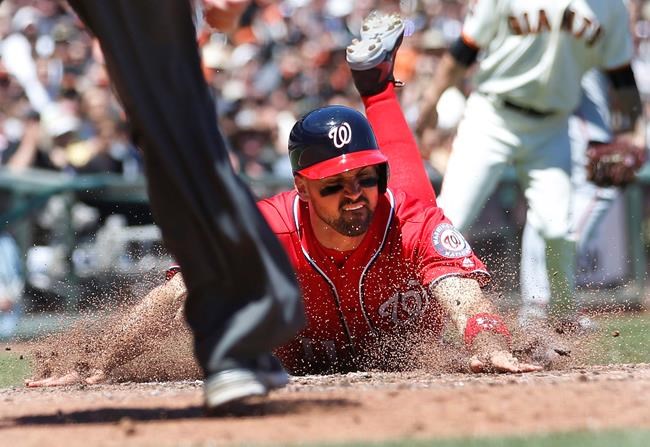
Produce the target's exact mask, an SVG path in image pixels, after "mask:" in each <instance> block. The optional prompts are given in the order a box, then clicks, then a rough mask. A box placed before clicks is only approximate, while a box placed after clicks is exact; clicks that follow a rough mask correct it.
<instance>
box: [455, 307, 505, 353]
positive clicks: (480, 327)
mask: <svg viewBox="0 0 650 447" xmlns="http://www.w3.org/2000/svg"><path fill="white" fill-rule="evenodd" d="M485 331H488V332H494V333H495V334H501V335H503V336H505V337H506V338H507V339H508V343H510V331H509V330H508V327H507V326H506V325H505V323H504V322H503V320H502V319H501V317H499V316H498V315H494V314H476V315H474V316H473V317H471V318H470V319H469V320H467V325H465V344H466V345H467V346H471V345H472V343H473V342H474V338H476V336H477V335H478V334H479V333H481V332H485Z"/></svg>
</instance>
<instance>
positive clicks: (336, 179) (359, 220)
mask: <svg viewBox="0 0 650 447" xmlns="http://www.w3.org/2000/svg"><path fill="white" fill-rule="evenodd" d="M378 182H379V175H378V174H377V168H376V167H374V166H367V167H364V168H359V169H355V170H352V171H348V172H344V173H342V174H338V175H335V176H332V177H327V178H324V179H321V180H309V179H306V178H304V177H300V178H299V179H297V180H296V186H297V188H298V191H299V192H300V193H301V197H302V198H303V200H307V201H308V202H309V204H310V206H311V207H312V209H313V210H314V212H315V214H316V215H317V216H318V217H319V218H320V219H321V220H322V221H323V222H324V223H325V224H327V225H329V226H330V227H332V228H333V229H334V230H335V231H337V232H338V233H340V234H342V235H344V236H360V235H362V234H364V233H365V232H366V231H368V227H369V226H370V222H371V221H372V216H373V213H374V211H375V207H376V206H377V200H378V197H379V189H378V187H377V184H378Z"/></svg>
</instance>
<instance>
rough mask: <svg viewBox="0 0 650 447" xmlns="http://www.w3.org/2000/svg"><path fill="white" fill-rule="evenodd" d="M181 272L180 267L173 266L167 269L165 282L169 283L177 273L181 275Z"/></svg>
mask: <svg viewBox="0 0 650 447" xmlns="http://www.w3.org/2000/svg"><path fill="white" fill-rule="evenodd" d="M180 271H181V268H180V266H178V265H172V266H171V267H169V268H168V269H167V271H166V272H165V281H169V280H170V279H172V278H173V277H174V276H176V273H179V272H180Z"/></svg>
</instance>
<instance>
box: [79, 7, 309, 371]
mask: <svg viewBox="0 0 650 447" xmlns="http://www.w3.org/2000/svg"><path fill="white" fill-rule="evenodd" d="M70 3H71V5H72V6H73V7H74V8H75V9H76V11H77V12H78V13H79V15H80V17H81V18H82V20H83V21H84V22H85V23H86V25H87V26H88V27H89V28H90V29H91V30H92V32H93V33H94V34H95V36H96V37H97V38H98V39H99V41H100V44H101V47H102V50H103V51H104V55H105V58H106V63H107V68H108V71H109V74H110V76H111V79H112V81H113V83H114V85H115V87H116V89H117V92H118V95H119V96H120V98H121V100H122V102H123V104H124V106H125V109H126V112H127V114H128V116H129V118H130V122H131V125H132V126H133V129H134V131H135V135H136V137H137V142H138V143H139V144H140V145H141V146H142V147H143V149H144V152H145V164H146V170H147V176H148V185H149V196H150V200H151V208H152V212H153V215H154V218H155V219H156V222H157V223H158V225H159V226H160V228H161V230H162V233H163V238H164V241H165V244H166V246H167V247H168V248H169V250H170V251H171V252H172V254H173V255H174V256H175V258H176V259H177V261H178V262H179V264H180V265H181V267H182V269H183V274H184V277H185V280H186V283H187V286H188V290H189V296H188V299H187V306H186V314H187V319H188V322H189V324H190V326H191V328H192V330H193V333H194V337H195V347H196V353H197V356H198V360H199V363H200V365H201V366H202V367H203V369H204V371H205V372H206V373H208V374H209V373H210V372H214V371H217V370H220V369H223V368H228V367H229V365H230V364H232V363H233V362H237V361H243V360H249V359H255V358H257V357H258V356H260V354H262V353H265V352H269V351H270V350H271V349H273V348H274V347H276V346H277V345H278V344H280V343H282V342H285V341H287V340H288V339H290V338H291V336H292V335H293V334H294V332H295V331H296V330H297V329H298V328H299V326H300V325H301V324H302V321H303V316H302V306H301V302H300V300H299V295H298V289H297V285H296V281H295V277H294V273H293V271H292V269H291V267H290V264H289V262H288V260H287V257H286V255H285V253H284V252H283V250H282V248H281V246H280V244H279V242H278V241H277V239H276V238H275V237H274V235H273V233H272V232H271V231H270V229H269V227H268V226H267V224H266V223H265V222H264V220H263V219H262V217H261V215H260V213H259V211H258V210H257V207H256V205H255V202H254V200H253V198H252V196H251V195H250V193H249V192H248V189H247V188H246V187H245V185H244V184H243V183H242V182H241V181H240V180H239V179H238V178H237V177H236V175H235V174H234V172H233V170H232V168H231V166H230V163H229V160H228V156H227V153H226V149H225V145H224V140H223V137H222V136H221V134H220V133H219V130H218V127H217V121H216V119H217V118H216V113H215V107H214V104H213V102H212V100H211V99H210V97H209V93H208V90H207V87H206V84H205V81H204V79H203V77H202V74H201V70H200V64H199V55H198V50H197V46H196V41H195V35H196V33H195V29H194V25H193V24H192V21H191V11H190V2H188V1H178V0H138V1H133V0H111V1H106V2H103V1H85V0H71V1H70Z"/></svg>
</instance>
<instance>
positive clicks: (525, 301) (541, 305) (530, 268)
mask: <svg viewBox="0 0 650 447" xmlns="http://www.w3.org/2000/svg"><path fill="white" fill-rule="evenodd" d="M545 253H546V242H545V241H544V238H543V237H542V235H541V234H540V233H539V232H538V231H537V229H536V228H533V226H532V225H530V224H529V223H528V222H526V225H525V226H524V231H523V235H522V237H521V268H520V271H519V277H520V283H521V299H522V307H521V310H520V312H519V320H520V321H521V322H522V323H526V322H528V321H535V320H544V319H546V317H547V315H546V314H547V306H548V303H549V301H550V297H551V291H550V289H549V284H548V273H547V270H546V254H545Z"/></svg>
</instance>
